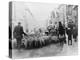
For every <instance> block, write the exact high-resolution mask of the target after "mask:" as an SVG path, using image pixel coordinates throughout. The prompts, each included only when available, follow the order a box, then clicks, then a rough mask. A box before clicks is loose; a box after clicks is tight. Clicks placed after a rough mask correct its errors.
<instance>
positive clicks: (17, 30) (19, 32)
mask: <svg viewBox="0 0 80 60" xmlns="http://www.w3.org/2000/svg"><path fill="white" fill-rule="evenodd" d="M23 34H24V35H26V34H25V33H24V31H23V27H22V26H21V23H20V22H18V25H17V26H16V27H15V28H14V31H13V36H14V38H16V41H17V48H18V49H20V48H21V40H22V38H23Z"/></svg>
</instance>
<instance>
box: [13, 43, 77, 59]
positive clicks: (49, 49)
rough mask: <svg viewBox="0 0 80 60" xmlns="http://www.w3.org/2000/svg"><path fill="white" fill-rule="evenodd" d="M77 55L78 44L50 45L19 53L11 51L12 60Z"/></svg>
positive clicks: (14, 50) (22, 50) (15, 50)
mask: <svg viewBox="0 0 80 60" xmlns="http://www.w3.org/2000/svg"><path fill="white" fill-rule="evenodd" d="M71 55H78V42H73V44H72V45H68V44H64V46H63V47H62V46H60V45H59V43H58V44H52V45H49V46H46V47H43V48H39V49H31V50H24V49H21V50H20V51H19V50H17V49H13V50H12V57H13V59H17V58H19V59H21V58H32V57H49V56H71Z"/></svg>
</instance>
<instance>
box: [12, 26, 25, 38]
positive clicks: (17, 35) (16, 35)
mask: <svg viewBox="0 0 80 60" xmlns="http://www.w3.org/2000/svg"><path fill="white" fill-rule="evenodd" d="M22 34H24V32H23V27H22V26H16V27H15V28H14V32H13V36H14V38H16V39H17V38H22V37H23V36H22Z"/></svg>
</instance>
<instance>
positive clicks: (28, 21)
mask: <svg viewBox="0 0 80 60" xmlns="http://www.w3.org/2000/svg"><path fill="white" fill-rule="evenodd" d="M58 6H59V4H49V3H28V2H13V9H12V12H13V13H12V19H13V23H14V25H16V24H17V22H19V21H20V22H22V26H23V27H24V30H26V29H27V28H28V29H29V30H32V29H33V28H38V27H45V26H46V22H47V20H48V19H49V17H50V14H51V12H52V11H55V10H56V8H58Z"/></svg>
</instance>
